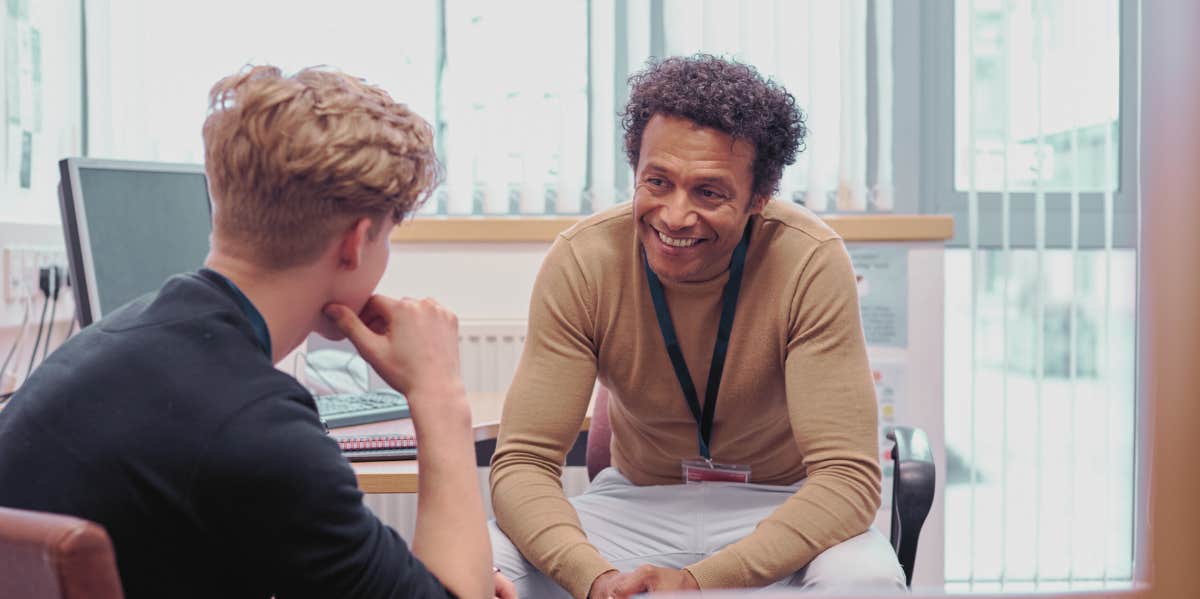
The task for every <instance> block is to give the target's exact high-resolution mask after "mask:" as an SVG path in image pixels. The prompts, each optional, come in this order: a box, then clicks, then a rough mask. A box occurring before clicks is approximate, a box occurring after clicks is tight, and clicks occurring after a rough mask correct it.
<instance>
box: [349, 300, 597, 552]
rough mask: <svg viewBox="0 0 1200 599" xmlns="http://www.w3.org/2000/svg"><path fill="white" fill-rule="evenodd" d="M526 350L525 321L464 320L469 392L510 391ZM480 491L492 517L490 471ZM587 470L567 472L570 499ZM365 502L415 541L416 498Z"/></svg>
mask: <svg viewBox="0 0 1200 599" xmlns="http://www.w3.org/2000/svg"><path fill="white" fill-rule="evenodd" d="M524 347H525V321H523V320H488V321H483V320H480V321H462V322H459V325H458V348H459V356H460V360H461V366H462V377H463V384H464V385H466V387H467V392H468V393H495V392H503V391H505V390H506V389H508V385H509V383H510V382H512V377H513V374H514V373H515V372H516V370H517V362H518V361H519V360H520V359H521V351H522V349H523V348H524ZM478 476H479V488H480V490H481V491H482V492H483V505H484V509H485V510H487V515H488V517H489V518H491V517H492V502H491V494H490V493H489V491H488V469H487V468H479V469H478ZM587 485H588V479H587V471H586V470H585V469H584V468H564V469H563V489H564V491H566V493H567V496H572V495H578V494H579V493H582V492H583V490H584V489H586V488H587ZM364 503H366V505H367V507H369V508H370V509H371V511H373V512H374V513H375V515H376V516H377V517H378V518H379V519H380V520H382V521H383V522H384V523H386V524H387V525H389V526H391V527H392V528H395V529H396V531H397V532H399V533H400V535H401V536H402V537H404V538H406V539H410V540H411V539H412V534H413V529H414V527H415V524H416V517H417V496H416V495H411V494H408V495H404V494H396V495H378V494H373V495H366V496H365V498H364Z"/></svg>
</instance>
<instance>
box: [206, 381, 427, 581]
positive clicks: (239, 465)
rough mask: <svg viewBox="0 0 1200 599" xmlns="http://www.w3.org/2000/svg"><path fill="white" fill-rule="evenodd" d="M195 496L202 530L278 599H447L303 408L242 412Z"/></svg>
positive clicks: (282, 402) (288, 404)
mask: <svg viewBox="0 0 1200 599" xmlns="http://www.w3.org/2000/svg"><path fill="white" fill-rule="evenodd" d="M193 493H194V494H195V496H196V499H197V501H196V505H197V510H198V512H199V514H198V515H199V516H200V517H201V518H202V519H203V521H204V522H205V525H206V526H207V527H208V528H209V529H210V530H212V531H213V533H214V534H215V535H216V536H217V537H218V538H221V539H223V540H225V541H226V542H227V546H228V548H229V551H231V552H236V553H237V554H238V555H239V560H240V561H241V562H242V563H245V564H247V567H248V568H253V569H255V570H258V571H260V572H264V573H266V576H265V577H264V579H265V580H266V581H267V584H269V585H270V586H271V588H270V589H269V590H270V591H271V593H273V594H274V596H276V597H279V598H280V599H285V598H294V597H314V598H315V597H375V598H384V597H447V596H449V593H448V592H447V590H446V589H445V588H444V587H443V585H442V584H441V582H439V581H438V579H437V578H435V577H434V576H433V574H432V573H431V572H430V571H429V570H428V569H426V568H425V566H424V564H422V563H421V562H420V560H418V559H417V558H416V556H414V555H413V554H412V552H411V551H409V548H408V546H407V545H406V544H405V543H404V540H403V539H401V538H400V536H399V535H398V534H396V531H394V530H392V529H391V528H389V527H387V526H385V525H384V524H383V523H381V522H380V521H379V520H378V519H377V518H376V517H375V516H374V515H373V514H372V513H371V512H370V510H368V509H367V507H366V506H365V505H363V501H362V492H361V491H359V489H358V485H357V482H356V480H355V476H354V472H353V470H352V469H351V468H350V465H349V463H347V461H346V459H345V458H344V457H342V455H341V452H340V451H339V450H338V448H337V444H336V443H334V441H333V440H332V439H330V438H329V437H328V436H327V435H326V434H325V433H324V432H323V431H322V429H321V428H320V424H319V422H318V420H317V415H316V412H315V411H313V410H312V409H311V408H310V407H308V406H306V405H304V404H303V403H301V400H299V399H295V398H292V397H288V396H286V395H273V396H269V397H263V398H260V399H258V400H256V401H254V402H252V403H250V404H248V405H247V406H246V407H245V408H243V409H242V410H241V411H240V412H238V413H237V414H236V415H235V416H234V417H233V418H232V419H231V420H230V421H229V422H228V423H227V424H226V425H225V426H224V427H222V429H221V430H220V431H219V432H218V433H217V434H216V435H215V436H214V437H213V439H212V441H211V444H210V445H209V452H208V457H207V459H206V460H205V461H204V462H203V463H202V465H201V467H200V470H199V472H198V473H197V478H196V484H195V487H194V490H193Z"/></svg>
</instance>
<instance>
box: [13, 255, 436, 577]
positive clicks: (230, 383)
mask: <svg viewBox="0 0 1200 599" xmlns="http://www.w3.org/2000/svg"><path fill="white" fill-rule="evenodd" d="M0 505H2V506H6V507H14V508H20V509H29V510H38V511H47V512H56V513H62V514H71V515H74V516H78V517H81V518H86V519H88V520H91V521H93V522H97V523H99V524H101V525H103V526H104V528H105V529H107V531H108V534H109V535H110V536H111V537H112V539H113V544H114V547H115V549H116V554H117V567H118V569H119V570H120V575H121V583H122V585H123V586H124V588H125V594H126V596H127V597H129V598H130V599H137V598H139V597H155V598H160V597H247V598H249V597H269V596H271V595H274V596H276V597H279V598H280V599H285V598H288V597H445V596H447V595H448V592H447V591H446V589H445V588H444V587H443V586H442V585H441V583H439V582H438V580H437V579H436V578H434V576H433V575H432V574H431V573H430V572H429V571H428V570H427V569H426V568H425V567H424V565H422V564H421V562H420V561H418V560H417V559H416V557H414V556H413V555H412V554H411V553H410V552H409V550H408V547H407V546H406V545H405V543H404V541H403V540H402V539H401V538H400V537H399V535H397V534H396V532H395V531H394V530H392V529H391V528H389V527H387V526H384V525H383V524H382V523H380V522H379V520H378V519H376V518H375V516H374V515H372V514H371V512H370V511H369V510H368V509H367V508H366V506H364V505H363V502H362V493H361V492H360V491H359V489H358V487H357V484H356V480H355V477H354V472H353V471H352V470H351V468H350V466H349V464H348V463H347V462H346V460H345V458H343V457H342V455H341V453H340V452H339V451H338V448H337V444H336V443H334V441H333V440H332V439H330V438H329V437H328V436H327V435H326V434H325V433H324V431H323V429H322V426H321V423H320V420H319V419H318V416H317V412H316V406H315V404H314V403H313V400H312V396H311V395H310V394H309V393H308V391H307V390H305V389H304V388H303V387H302V386H301V385H300V384H299V383H298V382H297V381H296V380H295V379H293V378H292V377H290V376H288V375H286V374H284V373H282V372H280V371H279V370H277V369H275V368H274V366H273V365H272V364H271V360H270V357H269V356H267V355H266V354H265V353H264V351H263V350H262V348H261V347H260V345H259V341H258V340H257V338H256V336H255V332H254V328H253V327H252V326H251V324H250V321H249V320H248V318H247V316H246V315H245V314H244V313H243V312H242V310H241V309H240V308H239V306H238V304H237V303H236V300H235V292H234V291H233V290H231V289H229V288H228V287H226V286H224V285H222V281H221V279H220V275H217V274H216V273H213V272H212V271H207V270H201V271H199V272H197V273H191V274H185V275H179V276H176V277H172V278H171V279H170V280H168V281H167V282H166V284H165V285H164V286H163V287H162V289H160V290H159V292H158V293H157V294H156V295H153V296H147V297H146V298H142V299H140V300H136V301H134V302H132V303H130V304H128V305H126V306H125V307H123V308H121V309H120V310H118V311H116V312H114V313H113V314H112V315H110V316H109V317H107V318H105V319H103V320H101V321H100V322H98V323H96V324H95V325H93V326H91V327H89V328H87V329H85V330H83V331H81V332H80V333H79V334H78V335H77V336H75V337H74V338H72V339H71V340H70V341H68V342H67V343H66V344H65V345H64V346H63V347H62V348H61V349H59V350H58V351H56V352H54V354H52V355H51V356H50V357H49V359H47V360H46V362H45V363H44V364H42V365H41V366H40V367H39V368H38V369H37V371H35V372H34V374H33V376H32V377H31V378H30V379H29V381H28V382H27V383H25V384H24V385H23V386H22V387H21V389H20V391H19V392H18V393H17V394H16V396H14V397H13V398H12V399H11V400H10V405H8V406H7V407H6V408H5V409H4V410H2V411H0Z"/></svg>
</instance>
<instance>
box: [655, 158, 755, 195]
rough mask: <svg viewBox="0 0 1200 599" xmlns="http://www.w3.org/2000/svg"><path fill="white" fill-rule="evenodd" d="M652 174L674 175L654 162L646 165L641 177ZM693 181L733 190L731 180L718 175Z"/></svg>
mask: <svg viewBox="0 0 1200 599" xmlns="http://www.w3.org/2000/svg"><path fill="white" fill-rule="evenodd" d="M652 173H653V174H663V175H673V174H674V173H672V171H671V170H669V169H667V168H666V167H665V166H663V165H661V164H658V163H655V162H649V163H647V164H646V168H645V169H643V171H642V175H643V176H644V175H647V174H652ZM694 181H695V182H696V183H697V184H700V185H703V184H706V183H714V184H717V185H721V186H722V187H728V188H730V189H733V188H734V184H733V179H731V178H729V177H725V176H720V175H706V176H701V177H696V178H695V180H694Z"/></svg>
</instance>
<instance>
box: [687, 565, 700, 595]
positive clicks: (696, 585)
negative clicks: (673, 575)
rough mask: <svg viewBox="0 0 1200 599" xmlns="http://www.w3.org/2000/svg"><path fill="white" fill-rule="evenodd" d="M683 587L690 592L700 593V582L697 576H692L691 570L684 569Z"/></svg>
mask: <svg viewBox="0 0 1200 599" xmlns="http://www.w3.org/2000/svg"><path fill="white" fill-rule="evenodd" d="M683 585H684V588H685V589H687V590H689V591H699V590H700V581H698V580H696V575H695V574H692V571H691V570H688V569H687V568H684V569H683Z"/></svg>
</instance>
